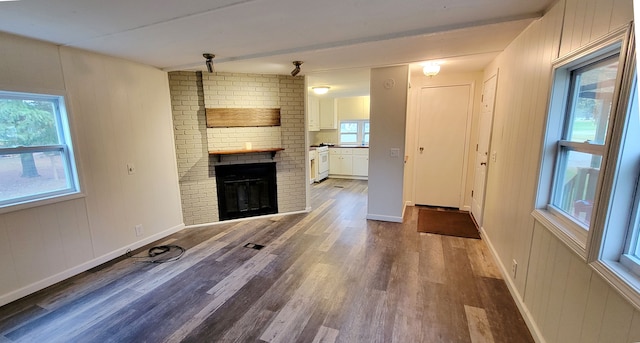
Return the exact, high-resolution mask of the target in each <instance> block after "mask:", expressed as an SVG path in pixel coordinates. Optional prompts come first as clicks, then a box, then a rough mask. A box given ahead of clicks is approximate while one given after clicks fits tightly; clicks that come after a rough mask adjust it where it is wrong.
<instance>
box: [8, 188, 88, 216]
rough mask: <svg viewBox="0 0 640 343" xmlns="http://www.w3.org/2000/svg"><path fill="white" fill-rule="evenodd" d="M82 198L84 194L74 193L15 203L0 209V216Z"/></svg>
mask: <svg viewBox="0 0 640 343" xmlns="http://www.w3.org/2000/svg"><path fill="white" fill-rule="evenodd" d="M84 197H85V194H84V193H81V192H75V193H70V194H65V195H56V196H52V197H49V198H43V199H38V200H32V201H26V202H22V203H17V204H13V205H7V206H4V207H0V214H4V213H9V212H16V211H21V210H26V209H29V208H34V207H40V206H46V205H51V204H55V203H59V202H63V201H69V200H74V199H79V198H84Z"/></svg>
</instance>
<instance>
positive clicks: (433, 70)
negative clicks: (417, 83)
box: [422, 62, 440, 77]
mask: <svg viewBox="0 0 640 343" xmlns="http://www.w3.org/2000/svg"><path fill="white" fill-rule="evenodd" d="M422 72H423V73H424V75H425V76H429V77H431V76H436V75H438V73H439V72H440V65H439V64H438V63H435V62H430V63H426V64H424V67H423V68H422Z"/></svg>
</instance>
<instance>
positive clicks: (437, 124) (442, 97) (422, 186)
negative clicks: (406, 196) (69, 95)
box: [414, 85, 471, 208]
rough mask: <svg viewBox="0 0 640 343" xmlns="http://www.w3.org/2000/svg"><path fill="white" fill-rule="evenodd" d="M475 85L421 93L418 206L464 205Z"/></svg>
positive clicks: (417, 182) (424, 89)
mask: <svg viewBox="0 0 640 343" xmlns="http://www.w3.org/2000/svg"><path fill="white" fill-rule="evenodd" d="M470 90H471V85H460V86H448V87H426V88H423V89H421V91H420V103H419V106H420V107H419V109H420V112H419V116H418V120H419V124H418V125H419V131H418V151H417V153H416V156H417V157H416V162H415V166H416V170H415V173H414V174H415V177H416V182H415V185H416V192H415V198H416V199H415V200H416V201H415V203H416V204H418V205H430V206H442V207H455V208H459V207H460V206H461V203H460V202H461V200H460V199H461V192H462V189H463V185H462V179H463V169H464V158H465V143H466V136H467V120H468V111H469V96H470Z"/></svg>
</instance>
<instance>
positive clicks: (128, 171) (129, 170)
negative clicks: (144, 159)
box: [127, 163, 136, 175]
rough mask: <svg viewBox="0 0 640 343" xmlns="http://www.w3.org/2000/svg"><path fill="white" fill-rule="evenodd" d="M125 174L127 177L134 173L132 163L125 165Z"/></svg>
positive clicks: (134, 167) (134, 168)
mask: <svg viewBox="0 0 640 343" xmlns="http://www.w3.org/2000/svg"><path fill="white" fill-rule="evenodd" d="M127 173H128V174H129V175H132V174H135V173H136V166H134V165H133V163H127Z"/></svg>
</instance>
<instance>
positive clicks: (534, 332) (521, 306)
mask: <svg viewBox="0 0 640 343" xmlns="http://www.w3.org/2000/svg"><path fill="white" fill-rule="evenodd" d="M480 235H482V239H483V240H484V241H485V242H486V243H487V246H488V247H489V250H490V251H491V255H493V260H494V261H495V262H496V264H497V265H498V268H500V272H501V273H502V278H503V279H504V281H505V282H506V284H507V288H509V293H511V297H513V299H514V300H515V302H516V305H517V306H518V310H520V314H521V315H522V317H523V318H524V321H525V323H526V324H527V327H528V328H529V331H531V336H533V339H534V340H535V341H536V342H538V343H546V341H545V339H544V336H543V335H542V332H540V328H538V325H537V324H536V321H535V320H534V318H533V316H532V315H531V312H529V309H528V308H527V305H526V304H525V303H524V299H522V297H521V296H520V293H518V289H517V288H516V285H515V284H514V283H513V279H511V276H510V274H509V270H508V269H507V268H506V267H505V266H504V265H503V264H502V261H501V260H500V258H499V257H498V253H497V251H496V249H495V248H494V247H493V244H492V243H491V240H490V239H489V236H488V235H487V233H486V232H485V231H484V228H483V227H481V228H480Z"/></svg>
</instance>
